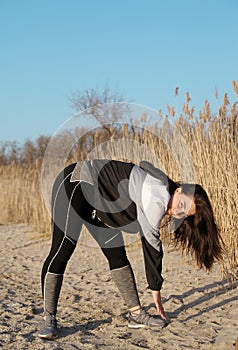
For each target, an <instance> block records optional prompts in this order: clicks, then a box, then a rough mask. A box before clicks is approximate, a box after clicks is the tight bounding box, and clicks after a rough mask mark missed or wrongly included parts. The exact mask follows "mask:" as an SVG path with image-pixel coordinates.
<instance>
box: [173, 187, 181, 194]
mask: <svg viewBox="0 0 238 350" xmlns="http://www.w3.org/2000/svg"><path fill="white" fill-rule="evenodd" d="M181 192H182V188H181V187H178V188H176V190H175V191H174V193H181Z"/></svg>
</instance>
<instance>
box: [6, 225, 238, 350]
mask: <svg viewBox="0 0 238 350" xmlns="http://www.w3.org/2000/svg"><path fill="white" fill-rule="evenodd" d="M0 237H1V253H0V272H1V274H0V283H1V285H0V286H1V294H0V299H1V303H0V307H1V310H0V312H1V317H0V347H2V348H3V349H4V350H5V349H29V348H33V349H42V350H43V349H57V350H61V349H62V350H64V349H82V350H84V349H102V350H113V349H123V350H126V349H127V350H136V349H137V350H138V349H161V350H179V349H196V350H197V349H206V350H208V349H214V350H215V349H216V350H230V349H235V342H236V338H237V336H238V311H237V310H238V308H237V306H238V300H237V299H238V293H237V292H238V288H237V286H238V283H235V284H234V285H233V287H232V288H231V287H230V285H229V283H228V282H227V281H224V280H223V281H222V280H221V275H220V271H219V267H218V265H217V266H215V267H214V269H213V271H212V272H210V273H207V272H204V271H203V270H198V269H197V268H196V267H195V266H193V265H192V264H191V263H190V264H188V263H187V262H185V261H184V259H183V258H182V257H181V255H180V253H179V252H176V251H174V250H173V249H171V247H165V256H164V273H163V275H164V279H165V281H164V287H163V290H162V297H163V304H164V308H165V310H166V312H167V315H168V316H169V317H170V318H171V320H172V322H171V323H170V324H169V325H168V327H167V328H164V329H163V330H161V331H152V330H149V329H147V330H146V329H140V330H130V329H129V328H128V327H127V321H126V315H127V312H126V308H125V305H124V304H123V302H122V300H121V298H120V297H119V294H118V292H117V289H116V287H115V286H114V284H113V281H112V280H111V278H110V272H109V271H108V267H107V262H106V261H105V258H104V257H103V255H102V253H101V252H100V250H99V249H98V248H96V247H92V246H91V247H90V243H89V241H87V240H86V244H84V242H85V241H84V240H83V239H84V238H82V239H80V240H81V241H80V242H79V244H78V247H77V249H76V251H75V253H74V255H73V257H72V258H71V260H70V262H69V264H68V267H67V271H66V274H65V279H64V284H63V288H62V291H61V296H60V302H59V308H58V321H59V328H60V332H59V337H58V338H57V339H56V340H55V341H53V342H52V341H43V340H41V339H40V338H39V337H38V336H37V331H38V329H39V327H40V325H41V322H42V299H41V292H40V271H41V266H42V263H43V260H44V258H45V257H46V255H47V253H48V251H49V247H50V239H49V238H46V237H39V236H37V234H36V233H35V232H34V231H33V230H31V229H30V228H29V227H27V226H25V225H14V226H0ZM87 239H89V238H87ZM92 245H93V244H92ZM128 256H129V259H130V261H131V264H132V266H133V268H134V272H135V276H136V279H137V283H138V289H139V291H140V297H141V301H142V303H143V304H144V305H145V307H147V309H148V310H149V312H151V313H155V309H154V306H153V303H152V297H151V292H150V291H149V290H148V289H146V279H145V274H144V266H143V259H142V252H141V249H140V248H135V247H133V246H129V247H128Z"/></svg>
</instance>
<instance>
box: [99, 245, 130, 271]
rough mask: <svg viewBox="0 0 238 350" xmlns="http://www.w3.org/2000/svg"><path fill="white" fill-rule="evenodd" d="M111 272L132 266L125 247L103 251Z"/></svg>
mask: <svg viewBox="0 0 238 350" xmlns="http://www.w3.org/2000/svg"><path fill="white" fill-rule="evenodd" d="M102 250H103V253H104V255H105V256H106V258H107V260H108V263H109V268H110V270H114V269H119V268H121V267H124V266H127V265H129V264H130V262H129V260H128V258H127V255H126V251H125V248H124V247H118V248H105V249H102Z"/></svg>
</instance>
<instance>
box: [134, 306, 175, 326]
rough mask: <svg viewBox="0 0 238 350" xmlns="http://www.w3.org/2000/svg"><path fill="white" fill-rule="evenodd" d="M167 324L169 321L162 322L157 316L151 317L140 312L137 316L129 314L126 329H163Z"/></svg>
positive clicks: (142, 311)
mask: <svg viewBox="0 0 238 350" xmlns="http://www.w3.org/2000/svg"><path fill="white" fill-rule="evenodd" d="M168 324H169V320H168V319H166V320H163V319H162V318H160V317H159V316H151V315H149V314H148V313H147V312H146V311H145V310H143V309H142V310H141V312H140V313H139V314H138V315H135V316H132V315H131V314H130V313H129V319H128V327H129V328H142V327H154V328H156V327H157V328H163V327H166V326H167V325H168Z"/></svg>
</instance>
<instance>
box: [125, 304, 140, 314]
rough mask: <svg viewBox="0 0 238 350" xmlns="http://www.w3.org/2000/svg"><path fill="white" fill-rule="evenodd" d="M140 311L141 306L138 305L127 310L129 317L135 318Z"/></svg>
mask: <svg viewBox="0 0 238 350" xmlns="http://www.w3.org/2000/svg"><path fill="white" fill-rule="evenodd" d="M141 310H142V308H141V306H140V305H138V306H135V307H133V308H131V309H129V310H128V311H129V313H130V315H131V316H137V315H139V314H140V313H141Z"/></svg>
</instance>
